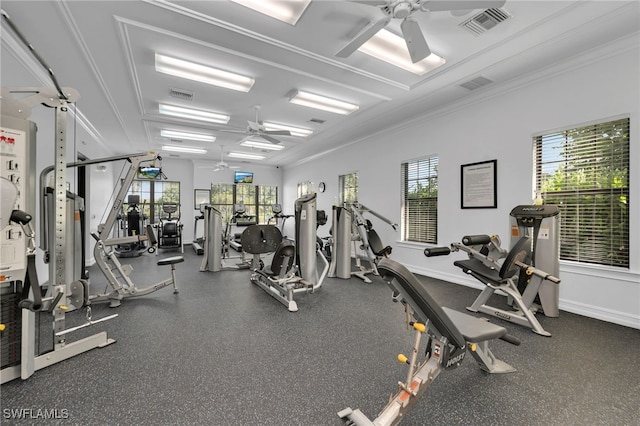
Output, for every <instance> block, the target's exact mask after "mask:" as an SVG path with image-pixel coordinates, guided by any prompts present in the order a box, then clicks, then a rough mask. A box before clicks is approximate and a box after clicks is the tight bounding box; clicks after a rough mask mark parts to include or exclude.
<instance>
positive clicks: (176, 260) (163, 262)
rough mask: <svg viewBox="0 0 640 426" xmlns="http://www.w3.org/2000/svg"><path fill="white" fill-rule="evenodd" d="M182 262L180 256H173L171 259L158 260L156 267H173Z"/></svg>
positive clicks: (182, 259) (182, 258)
mask: <svg viewBox="0 0 640 426" xmlns="http://www.w3.org/2000/svg"><path fill="white" fill-rule="evenodd" d="M180 262H184V257H182V256H173V257H165V258H164V259H160V260H158V265H160V266H164V265H174V264H176V263H180Z"/></svg>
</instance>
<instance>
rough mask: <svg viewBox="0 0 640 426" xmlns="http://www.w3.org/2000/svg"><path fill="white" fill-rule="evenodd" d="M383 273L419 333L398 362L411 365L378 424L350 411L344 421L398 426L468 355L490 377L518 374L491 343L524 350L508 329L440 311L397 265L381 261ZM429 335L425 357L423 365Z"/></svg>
mask: <svg viewBox="0 0 640 426" xmlns="http://www.w3.org/2000/svg"><path fill="white" fill-rule="evenodd" d="M378 271H379V272H380V273H381V274H382V277H383V279H384V281H385V282H386V283H387V284H388V285H389V287H391V290H392V299H393V301H394V302H400V303H402V304H403V305H404V308H405V311H406V319H407V323H408V325H409V326H411V328H412V329H413V330H414V335H415V336H414V343H413V351H412V353H411V355H409V356H405V355H403V354H400V355H398V361H399V362H401V363H406V364H408V372H407V378H406V380H405V381H403V382H399V383H398V390H397V392H396V393H395V394H394V395H392V396H391V398H390V400H389V402H388V404H387V405H386V406H385V407H384V408H383V410H382V411H381V412H380V414H379V415H378V417H376V418H375V419H374V420H370V419H369V418H368V417H367V416H366V415H365V414H364V413H363V412H362V411H360V410H353V409H351V408H350V407H348V408H346V409H344V410H342V411H340V412H339V413H338V416H339V417H340V418H342V419H345V420H348V421H349V422H350V424H355V425H360V426H373V425H376V426H382V425H394V424H397V423H398V422H400V420H401V419H402V418H403V416H404V415H405V414H406V413H407V412H408V411H409V410H410V409H411V407H412V406H413V405H414V404H415V402H416V401H417V400H418V398H419V397H420V396H421V395H422V394H423V393H424V392H425V391H426V390H427V388H428V387H429V385H430V384H431V383H432V382H433V381H434V380H435V379H436V378H437V377H438V375H439V374H440V373H441V372H442V371H447V370H452V369H455V368H457V367H458V366H460V364H461V363H462V362H463V360H464V359H465V356H466V354H467V352H468V353H470V354H471V356H472V357H473V358H474V359H475V360H476V363H477V364H478V365H479V367H480V368H481V369H482V370H483V371H486V372H487V373H510V372H513V371H515V369H514V368H513V367H512V366H510V365H509V364H507V363H506V362H504V361H502V360H499V359H498V358H496V356H495V355H494V354H493V352H492V351H491V349H489V342H490V341H491V340H495V339H502V340H504V341H506V342H509V343H512V344H514V345H519V344H520V341H519V340H518V339H517V338H515V337H513V336H510V335H508V334H507V330H506V329H505V328H504V327H501V326H498V325H496V324H492V323H490V322H487V321H484V320H482V319H480V318H475V317H473V316H471V315H468V314H464V313H462V312H457V311H455V310H453V309H449V308H446V307H442V306H440V305H439V304H438V303H437V302H436V301H435V299H434V298H433V297H432V296H431V294H430V293H429V291H428V290H427V288H426V287H425V286H424V285H423V284H422V283H421V282H420V281H419V280H418V279H417V278H416V277H415V275H413V274H412V273H411V272H410V271H409V270H408V269H407V268H406V267H405V266H403V265H402V264H400V263H398V262H396V261H394V260H391V259H387V258H384V259H381V260H380V262H379V263H378ZM425 333H426V335H427V338H428V339H427V344H426V351H425V352H426V353H425V355H426V356H425V359H424V360H423V361H418V356H419V353H420V351H421V342H422V337H423V335H424V334H425Z"/></svg>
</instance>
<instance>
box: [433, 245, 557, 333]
mask: <svg viewBox="0 0 640 426" xmlns="http://www.w3.org/2000/svg"><path fill="white" fill-rule="evenodd" d="M531 247H532V243H531V238H530V237H528V236H524V237H522V238H520V239H519V240H518V241H517V242H516V243H515V244H513V246H512V247H511V250H509V252H507V251H506V250H505V249H503V248H501V247H500V238H499V237H498V236H497V235H493V236H489V235H470V236H465V237H463V238H462V242H461V243H452V244H451V247H450V248H449V247H434V248H427V249H425V250H424V254H425V256H427V257H432V256H441V255H448V254H449V253H451V252H454V251H464V252H465V253H467V254H468V256H469V259H467V260H456V261H455V262H453V264H454V265H455V266H457V267H459V268H461V269H462V270H463V271H464V272H465V273H467V274H469V275H471V276H472V277H474V278H475V279H477V280H478V281H480V282H482V283H483V284H484V285H485V286H486V287H485V289H484V290H483V291H482V292H481V293H480V295H479V296H478V298H477V299H476V300H475V301H474V302H473V304H472V305H471V306H469V307H467V309H468V310H469V311H471V312H483V313H485V314H489V315H493V316H495V317H497V318H501V319H504V320H507V321H510V322H512V323H514V324H518V325H522V326H525V327H529V328H531V329H532V330H533V331H534V332H535V333H537V334H540V335H541V336H551V333H549V332H548V331H546V330H545V329H544V328H543V327H542V325H541V324H540V322H539V321H538V319H537V318H536V317H535V313H536V312H537V310H538V306H537V305H536V304H535V303H534V299H535V297H536V295H537V294H538V291H539V290H540V288H541V285H542V284H543V282H545V281H548V282H549V283H553V285H556V286H557V285H558V284H559V283H560V279H558V278H557V277H555V276H553V275H551V274H549V273H547V272H545V271H543V270H541V269H539V268H536V267H535V266H534V265H533V264H532V263H531V260H532V251H531ZM502 258H504V261H503V262H502V264H501V263H500V262H499V260H500V259H502ZM519 287H521V288H525V291H524V293H521V292H520V290H519V289H518V288H519ZM498 290H499V291H501V292H503V293H504V294H506V295H507V296H508V302H509V303H510V304H512V305H515V309H516V310H514V311H507V310H505V309H501V308H497V307H494V306H490V305H488V304H487V302H488V301H489V298H490V297H491V296H492V295H493V294H494V293H495V292H496V291H498Z"/></svg>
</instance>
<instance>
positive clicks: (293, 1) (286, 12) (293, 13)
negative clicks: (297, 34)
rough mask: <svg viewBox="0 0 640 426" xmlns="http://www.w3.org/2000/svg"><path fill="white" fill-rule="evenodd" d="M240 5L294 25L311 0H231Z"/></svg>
mask: <svg viewBox="0 0 640 426" xmlns="http://www.w3.org/2000/svg"><path fill="white" fill-rule="evenodd" d="M231 1H233V2H235V3H238V4H241V5H242V6H245V7H248V8H250V9H253V10H255V11H256V12H260V13H263V14H265V15H267V16H271V17H272V18H275V19H277V20H279V21H282V22H286V23H287V24H291V25H295V24H296V23H297V22H298V19H300V17H301V16H302V13H303V12H304V11H305V10H306V9H307V6H309V3H311V0H286V1H283V0H231Z"/></svg>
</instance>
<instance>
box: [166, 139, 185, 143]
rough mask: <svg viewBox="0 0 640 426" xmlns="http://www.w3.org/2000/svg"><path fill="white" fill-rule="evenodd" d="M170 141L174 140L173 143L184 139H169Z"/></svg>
mask: <svg viewBox="0 0 640 426" xmlns="http://www.w3.org/2000/svg"><path fill="white" fill-rule="evenodd" d="M169 142H172V143H182V139H169Z"/></svg>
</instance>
